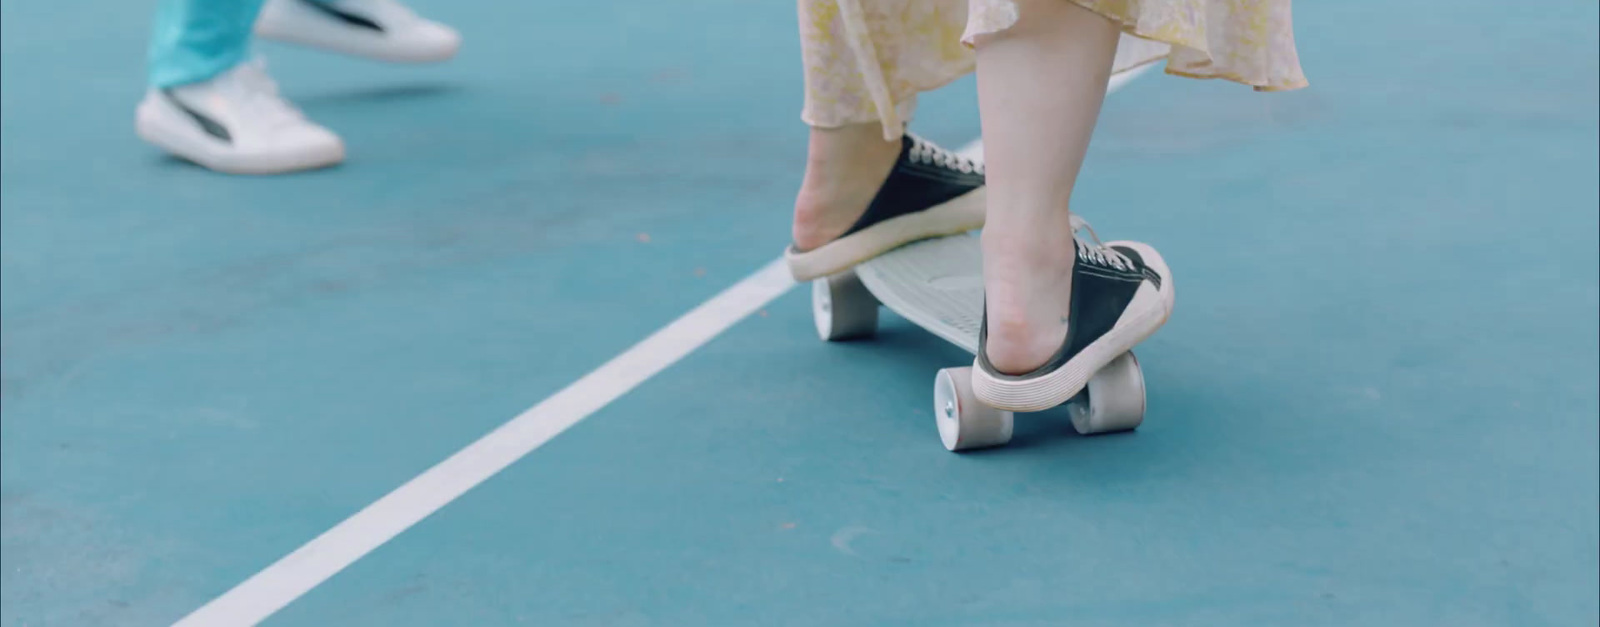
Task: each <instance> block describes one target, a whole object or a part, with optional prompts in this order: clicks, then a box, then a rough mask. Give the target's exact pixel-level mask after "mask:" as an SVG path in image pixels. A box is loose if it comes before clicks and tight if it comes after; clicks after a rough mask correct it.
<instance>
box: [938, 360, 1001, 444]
mask: <svg viewBox="0 0 1600 627" xmlns="http://www.w3.org/2000/svg"><path fill="white" fill-rule="evenodd" d="M933 413H934V417H935V420H937V421H938V424H939V439H940V440H941V441H943V442H944V447H945V448H946V449H948V450H951V451H967V450H972V449H978V448H985V447H990V446H1004V445H1005V444H1006V443H1008V442H1010V441H1011V426H1012V416H1011V412H1009V411H1005V410H1003V409H995V408H993V407H989V406H988V405H984V404H983V403H981V402H979V401H978V398H977V396H975V395H974V394H973V393H972V368H971V367H963V368H945V369H943V370H940V371H939V374H937V375H934V382H933Z"/></svg>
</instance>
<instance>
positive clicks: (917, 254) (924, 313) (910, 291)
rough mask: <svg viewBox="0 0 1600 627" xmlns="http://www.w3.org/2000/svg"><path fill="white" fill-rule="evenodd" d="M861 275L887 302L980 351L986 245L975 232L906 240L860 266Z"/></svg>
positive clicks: (947, 337) (915, 320)
mask: <svg viewBox="0 0 1600 627" xmlns="http://www.w3.org/2000/svg"><path fill="white" fill-rule="evenodd" d="M856 276H857V277H860V279H861V283H862V285H865V286H866V287H867V290H868V291H870V292H872V295H873V296H876V297H877V298H878V302H881V303H883V306H885V307H888V308H889V309H890V310H891V311H893V312H895V313H897V314H900V315H901V316H902V317H904V318H905V319H907V320H910V321H911V322H912V323H913V324H916V325H917V326H919V327H922V328H923V329H926V330H928V332H930V333H933V334H934V335H937V336H939V337H942V338H944V339H945V340H947V341H949V342H950V343H952V344H955V345H956V346H960V347H961V348H964V349H966V351H967V352H969V353H972V354H974V355H976V354H978V327H979V325H981V324H983V249H982V247H981V246H980V240H979V238H978V233H977V232H976V231H974V232H971V233H963V234H961V235H951V236H948V237H940V238H935V239H928V240H922V241H918V242H912V243H910V244H906V245H905V246H901V247H900V248H896V249H894V250H892V251H889V252H887V253H884V254H882V255H879V256H878V257H876V258H874V259H872V260H870V261H867V262H866V263H863V264H860V265H858V266H856Z"/></svg>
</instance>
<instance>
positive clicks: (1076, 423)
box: [1067, 352, 1145, 435]
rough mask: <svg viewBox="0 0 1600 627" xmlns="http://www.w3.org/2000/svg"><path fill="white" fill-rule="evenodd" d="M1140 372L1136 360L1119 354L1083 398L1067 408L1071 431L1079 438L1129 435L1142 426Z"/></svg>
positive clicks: (1141, 376) (1091, 380) (1132, 356)
mask: <svg viewBox="0 0 1600 627" xmlns="http://www.w3.org/2000/svg"><path fill="white" fill-rule="evenodd" d="M1144 409H1145V398H1144V372H1143V371H1142V370H1140V369H1139V358H1137V357H1134V355H1133V353H1132V352H1127V353H1123V354H1122V355H1121V356H1120V357H1117V358H1116V359H1113V360H1111V363H1109V364H1106V367H1104V368H1101V369H1100V371H1099V372H1096V373H1095V374H1094V377H1092V378H1090V379H1089V385H1088V386H1087V387H1085V388H1084V391H1083V394H1080V395H1078V396H1077V397H1075V398H1073V399H1072V401H1071V402H1069V403H1068V404H1067V412H1068V413H1069V414H1070V415H1071V416H1072V427H1073V428H1074V429H1076V430H1077V431H1078V433H1081V434H1083V435H1093V434H1097V433H1116V432H1118V431H1132V430H1134V429H1137V428H1139V424H1140V423H1142V422H1144Z"/></svg>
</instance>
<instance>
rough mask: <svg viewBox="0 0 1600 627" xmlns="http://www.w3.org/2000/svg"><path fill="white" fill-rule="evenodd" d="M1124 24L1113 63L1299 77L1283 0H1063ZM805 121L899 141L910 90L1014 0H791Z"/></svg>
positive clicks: (1119, 68) (1229, 75) (1010, 11)
mask: <svg viewBox="0 0 1600 627" xmlns="http://www.w3.org/2000/svg"><path fill="white" fill-rule="evenodd" d="M1060 1H1061V2H1074V3H1076V4H1078V5H1079V6H1082V7H1084V8H1087V9H1089V10H1091V11H1094V12H1095V13H1098V14H1100V15H1102V16H1105V17H1106V18H1108V19H1111V20H1112V21H1114V22H1117V23H1119V24H1121V25H1122V32H1123V35H1122V39H1121V40H1120V41H1119V43H1118V45H1117V55H1116V60H1115V61H1114V67H1113V69H1112V71H1113V73H1119V72H1125V71H1128V70H1131V69H1134V68H1137V67H1139V66H1142V65H1145V64H1148V63H1152V62H1155V61H1160V60H1162V59H1166V61H1167V68H1166V71H1167V73H1168V74H1173V75H1177V76H1186V77H1191V78H1222V79H1227V80H1231V81H1235V82H1238V83H1242V84H1245V85H1249V86H1251V87H1254V88H1255V89H1256V90H1258V91H1282V90H1290V89H1299V88H1301V87H1305V86H1306V85H1307V82H1306V78H1305V75H1304V74H1303V73H1302V72H1301V70H1300V58H1299V55H1298V54H1297V52H1296V51H1295V45H1294V32H1293V20H1292V19H1291V17H1290V10H1289V4H1290V0H1060ZM799 5H800V43H801V54H802V57H803V58H802V61H803V63H804V66H805V108H804V110H803V111H802V112H801V119H802V120H804V121H805V122H806V123H807V124H809V125H811V126H818V127H826V128H831V127H837V126H842V125H846V124H860V123H866V122H873V121H878V122H881V123H882V124H883V130H884V137H885V138H887V139H891V140H892V139H897V138H898V137H899V136H900V133H901V132H902V130H903V129H904V122H905V121H906V120H908V119H910V117H911V113H912V112H913V111H914V110H915V109H916V99H917V94H919V93H921V92H925V91H929V90H932V89H936V88H938V87H940V86H943V85H945V84H947V83H949V82H950V81H953V80H955V79H957V78H960V77H962V76H964V75H966V74H968V73H970V72H972V71H973V69H974V67H975V66H976V60H975V56H974V51H973V41H974V40H975V39H976V38H977V37H979V36H981V35H986V34H991V33H996V32H1000V31H1003V30H1005V29H1007V28H1010V27H1011V26H1012V25H1013V24H1015V23H1016V22H1017V19H1018V17H1019V15H1018V8H1017V5H1016V4H1014V3H1013V1H1012V0H799Z"/></svg>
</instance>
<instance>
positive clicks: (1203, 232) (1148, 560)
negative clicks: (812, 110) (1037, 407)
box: [0, 0, 1600, 627]
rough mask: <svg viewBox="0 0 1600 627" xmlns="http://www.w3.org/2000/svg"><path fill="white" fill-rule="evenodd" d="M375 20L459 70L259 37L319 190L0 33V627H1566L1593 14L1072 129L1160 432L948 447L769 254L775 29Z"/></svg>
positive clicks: (921, 352) (1571, 6) (1352, 21)
mask: <svg viewBox="0 0 1600 627" xmlns="http://www.w3.org/2000/svg"><path fill="white" fill-rule="evenodd" d="M415 6H417V7H418V8H419V10H420V11H421V12H423V13H424V14H426V15H430V16H432V17H436V18H439V19H441V20H444V21H447V22H449V23H452V24H454V25H456V26H457V27H459V28H460V29H461V31H462V32H463V34H464V36H465V45H464V47H463V49H462V53H461V56H459V57H458V58H457V59H455V60H454V61H452V62H449V63H446V64H443V65H439V66H426V67H395V66H385V65H379V64H376V63H371V62H366V61H359V60H353V59H348V58H343V57H335V56H330V55H326V54H322V53H318V52H314V51H309V50H304V49H297V48H290V47H287V46H281V45H271V44H262V45H261V46H260V49H261V51H262V52H263V53H264V54H265V55H266V57H267V59H268V61H269V63H270V66H271V71H272V73H273V75H274V76H275V77H277V78H278V79H279V81H280V82H281V84H282V85H283V89H284V92H285V94H286V95H287V96H288V97H289V98H290V99H291V100H293V101H294V102H296V103H297V104H299V105H301V106H302V107H303V108H304V109H305V110H306V111H307V113H308V114H309V115H310V116H311V117H312V118H313V119H315V120H317V121H319V122H321V123H323V124H326V125H328V126H329V127H331V128H333V129H335V130H336V131H339V132H340V133H341V134H342V135H343V136H344V138H345V139H346V141H347V143H348V145H349V148H350V157H349V160H348V161H347V162H346V163H345V164H344V165H342V166H340V167H338V168H335V169H331V170H327V171H321V172H315V173H308V174H298V175H292V176H284V177H268V178H249V177H234V176H225V175H220V174H214V173H210V172H207V171H203V170H201V169H199V168H197V167H194V166H191V165H187V164H185V163H182V162H179V161H177V160H173V159H168V158H165V157H163V156H161V155H160V154H159V153H158V152H156V151H155V149H153V148H150V147H148V146H146V145H144V144H143V143H141V142H139V141H138V140H137V139H136V137H135V136H134V134H133V125H132V120H133V107H134V105H135V104H136V103H137V101H138V99H139V97H140V96H141V95H142V89H143V87H142V76H143V55H144V47H145V38H146V35H147V32H146V27H147V24H148V23H149V17H150V11H151V10H152V9H153V3H151V2H110V1H106V0H65V1H60V2H22V1H20V0H16V1H13V0H5V2H4V3H3V4H0V7H3V12H0V17H3V34H4V38H3V41H4V46H3V51H0V52H3V54H0V65H3V73H4V88H3V107H0V109H3V112H4V113H3V122H4V125H3V136H4V147H3V152H0V154H3V168H0V169H3V179H0V180H3V204H4V221H3V245H4V267H3V276H0V278H3V284H4V299H3V300H4V308H3V320H4V337H3V340H4V342H3V343H4V389H3V396H0V398H3V409H4V421H3V424H4V432H3V438H0V440H3V447H4V450H3V460H4V462H3V475H4V483H3V487H4V546H3V549H4V551H3V557H4V564H3V568H4V575H3V584H4V585H3V590H4V594H3V602H4V620H3V624H4V625H5V626H7V627H10V626H23V625H27V626H44V625H51V626H55V625H72V626H99V625H118V626H121V625H136V626H139V625H171V624H174V623H177V622H179V621H181V620H183V619H185V617H188V619H189V620H188V622H184V623H182V624H185V625H200V624H239V623H249V622H252V621H255V620H258V619H259V620H263V624H267V625H316V626H334V625H337V626H356V625H361V626H365V625H383V626H411V625H427V626H435V625H462V626H487V625H523V624H526V625H585V626H588V625H617V626H629V627H633V626H647V625H648V626H655V625H689V626H699V625H741V626H743V625H775V626H787V625H906V626H913V625H914V626H917V627H932V626H942V625H985V626H1021V625H1039V626H1043V625H1051V626H1055V625H1137V626H1141V627H1148V626H1157V625H1182V626H1193V625H1223V626H1242V625H1295V626H1311V625H1396V626H1421V625H1449V626H1451V627H1467V626H1473V625H1506V626H1519V627H1521V626H1542V625H1551V626H1583V625H1594V624H1596V622H1597V621H1600V601H1597V589H1600V576H1597V571H1600V531H1597V526H1600V461H1597V458H1600V455H1597V447H1600V444H1597V439H1600V433H1597V422H1600V419H1597V414H1600V400H1597V391H1596V386H1597V384H1596V381H1597V379H1600V366H1597V360H1600V357H1597V354H1600V336H1597V318H1600V288H1597V286H1600V277H1597V268H1600V252H1597V251H1600V243H1597V231H1600V224H1597V215H1600V199H1597V191H1596V190H1597V179H1596V171H1597V170H1600V163H1597V156H1596V155H1597V152H1596V150H1597V149H1596V145H1597V141H1600V135H1597V131H1600V123H1597V113H1596V111H1597V108H1600V97H1597V91H1600V88H1597V79H1596V75H1597V73H1600V63H1597V52H1596V46H1597V37H1596V22H1597V20H1600V8H1597V6H1596V4H1595V3H1593V2H1562V3H1546V4H1545V5H1541V6H1540V7H1539V8H1538V9H1537V10H1528V9H1524V8H1521V7H1517V6H1513V5H1509V4H1507V3H1504V2H1489V1H1484V0H1471V1H1468V2H1459V3H1451V4H1448V10H1446V8H1445V5H1442V4H1440V3H1436V2H1421V1H1414V0H1412V1H1404V2H1377V1H1376V0H1361V1H1352V2H1306V3H1300V4H1298V5H1297V6H1296V7H1295V9H1296V14H1295V18H1296V33H1297V37H1298V40H1299V45H1300V52H1301V56H1302V61H1303V63H1304V66H1305V68H1306V71H1307V74H1308V76H1309V78H1310V79H1311V82H1312V86H1311V87H1310V88H1308V89H1306V90H1303V91H1298V92H1292V93H1283V94H1256V93H1252V92H1250V90H1249V89H1247V88H1243V87H1240V86H1237V85H1234V84H1231V83H1223V82H1218V81H1194V80H1187V79H1178V78H1173V77H1168V76H1164V75H1163V74H1162V73H1161V72H1159V71H1152V72H1148V73H1145V74H1144V75H1142V76H1140V77H1138V78H1137V79H1135V80H1133V81H1131V82H1129V83H1128V84H1127V85H1126V86H1124V87H1122V88H1121V89H1120V90H1118V91H1117V92H1116V93H1114V94H1112V95H1111V96H1110V97H1109V99H1108V101H1107V105H1106V110H1105V113H1104V116H1103V123H1102V125H1101V126H1100V128H1099V130H1098V131H1097V135H1096V138H1095V143H1094V146H1093V148H1092V150H1091V154H1090V157H1089V163H1088V165H1087V166H1086V170H1085V173H1084V175H1083V178H1082V184H1081V187H1080V189H1079V191H1078V195H1077V197H1076V199H1075V202H1076V203H1077V207H1076V208H1077V209H1078V210H1080V211H1081V212H1082V213H1083V214H1084V215H1085V216H1086V217H1088V218H1089V219H1090V220H1091V221H1092V222H1093V224H1094V226H1095V228H1096V230H1097V231H1098V232H1099V233H1100V234H1101V236H1103V237H1106V238H1108V239H1140V240H1144V241H1149V242H1151V243H1153V244H1154V245H1156V246H1158V247H1160V248H1161V250H1162V251H1163V253H1164V254H1165V256H1166V258H1167V259H1168V261H1169V262H1170V263H1171V264H1172V267H1173V269H1174V272H1175V276H1176V281H1177V293H1178V304H1177V311H1176V313H1175V315H1174V317H1173V319H1172V321H1171V322H1170V323H1169V324H1168V325H1167V326H1166V327H1165V328H1163V329H1162V330H1161V332H1160V333H1158V334H1157V335H1156V336H1155V337H1154V338H1152V339H1151V340H1150V341H1149V342H1147V343H1146V344H1144V345H1142V346H1141V347H1140V349H1139V355H1140V358H1141V360H1142V362H1143V364H1144V366H1145V370H1146V375H1147V377H1148V382H1149V403H1150V409H1149V414H1148V416H1147V418H1146V419H1145V423H1144V426H1143V427H1142V428H1141V429H1140V430H1139V431H1137V432H1135V433H1131V434H1120V435H1107V436H1096V437H1080V436H1076V435H1074V434H1073V432H1072V429H1071V427H1070V425H1069V424H1068V421H1067V418H1066V416H1065V414H1064V413H1062V412H1046V413H1043V414H1038V415H1032V416H1022V417H1019V420H1018V434H1017V437H1016V440H1015V441H1014V442H1013V444H1012V445H1011V446H1009V447H1006V448H1002V449H995V450H989V451H983V452H977V453H970V454H953V453H949V452H946V451H945V450H944V449H943V448H942V447H941V446H940V444H939V439H938V435H937V432H936V430H935V427H934V422H933V417H932V404H931V394H932V384H933V374H934V372H935V371H936V370H938V369H939V368H942V367H948V366H959V365H963V364H965V363H968V362H969V361H970V357H969V356H967V355H966V354H964V353H962V352H961V351H960V350H959V349H957V348H954V347H952V346H950V345H947V344H945V343H944V342H942V341H940V340H938V339H936V338H934V337H933V336H931V335H929V334H927V333H925V332H922V331H921V330H920V329H918V328H916V327H915V326H912V325H911V324H909V323H907V322H905V321H904V320H903V319H900V318H897V317H895V316H893V315H892V314H885V318H884V321H883V328H882V331H881V333H880V335H879V336H878V338H877V339H876V340H873V341H868V342H852V343H842V344H828V343H824V342H822V341H820V340H819V339H818V338H817V336H816V333H815V331H814V329H813V327H812V322H811V312H810V304H809V289H807V288H806V287H805V286H793V285H791V284H789V282H788V281H787V279H786V274H785V273H784V272H782V269H781V267H780V266H772V265H769V264H771V263H772V262H773V261H774V260H775V259H776V258H777V257H778V256H779V254H780V253H781V250H782V248H783V246H784V245H785V244H786V242H787V240H788V233H789V211H790V209H791V206H792V201H793V193H794V191H795V189H796V188H797V186H798V185H799V177H800V173H801V170H802V166H803V158H804V150H805V133H806V130H805V127H804V126H803V124H802V123H801V122H800V120H799V117H798V114H799V110H800V99H801V84H800V61H799V44H798V41H797V36H796V24H795V20H796V12H795V9H794V6H793V5H792V4H788V3H783V2H736V1H733V0H707V1H702V2H690V3H683V2H641V1H626V2H623V1H613V2H567V3H551V2H492V3H491V2H446V1H444V0H430V1H427V2H417V3H416V4H415ZM1530 9H1531V7H1530ZM913 129H914V130H916V131H918V132H920V133H921V134H923V135H925V136H927V137H930V138H931V139H934V140H936V141H938V142H941V143H943V144H945V145H948V146H952V147H958V146H961V145H963V144H965V143H967V142H968V141H971V140H974V139H976V138H977V137H978V135H979V125H978V117H977V105H976V97H975V91H974V88H973V81H972V79H971V78H970V77H969V78H968V79H965V80H963V81H961V82H958V83H956V84H954V85H952V86H950V87H949V88H947V89H944V90H942V91H940V92H937V93H935V94H933V95H930V96H928V97H927V98H926V99H925V101H924V103H923V106H922V108H921V110H920V112H919V114H918V118H917V120H916V122H915V123H914V126H913ZM674 321H678V322H674ZM503 425H504V426H505V427H504V428H501V427H502V426H503ZM497 429H499V430H498V431H497ZM453 456H454V457H453ZM480 480H481V482H480ZM369 506H370V507H369ZM413 523H414V524H413ZM325 534H326V535H325Z"/></svg>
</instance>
